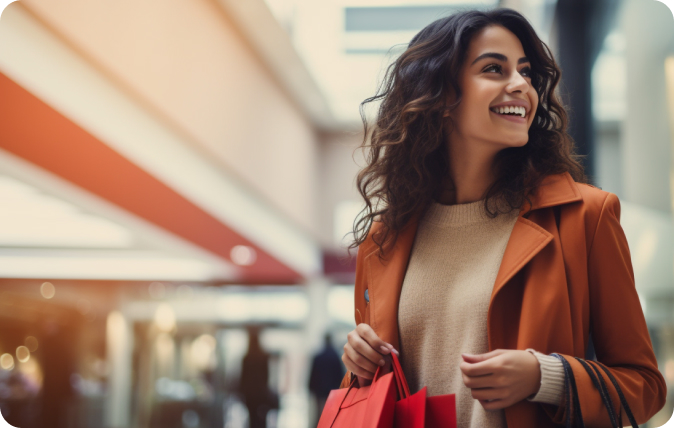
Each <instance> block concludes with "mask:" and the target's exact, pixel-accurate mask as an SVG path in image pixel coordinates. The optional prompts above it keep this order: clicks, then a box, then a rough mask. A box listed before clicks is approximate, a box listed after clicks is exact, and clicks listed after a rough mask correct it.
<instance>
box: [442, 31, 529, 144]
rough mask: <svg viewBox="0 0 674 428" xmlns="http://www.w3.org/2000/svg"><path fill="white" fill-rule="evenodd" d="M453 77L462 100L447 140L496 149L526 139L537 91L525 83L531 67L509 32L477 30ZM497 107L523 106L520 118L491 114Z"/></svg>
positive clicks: (521, 142)
mask: <svg viewBox="0 0 674 428" xmlns="http://www.w3.org/2000/svg"><path fill="white" fill-rule="evenodd" d="M459 79H460V81H459V85H460V87H461V89H462V91H463V98H462V100H461V103H460V105H459V106H458V107H457V109H456V110H455V111H454V112H453V113H452V116H453V118H454V119H455V122H454V123H455V125H454V126H455V128H454V131H453V133H452V137H451V138H452V139H455V138H458V139H460V140H462V141H465V142H475V141H483V142H486V143H488V144H489V146H493V147H492V148H494V149H496V150H497V151H498V150H500V149H503V148H506V147H520V146H523V145H525V144H526V143H527V142H528V141H529V134H528V131H529V127H530V126H531V124H532V123H533V120H534V115H535V113H536V109H537V107H538V93H536V90H535V89H534V87H533V86H532V85H531V66H530V64H529V61H528V60H527V58H526V57H525V55H524V49H523V48H522V43H521V42H520V41H519V39H518V38H517V37H516V36H515V35H514V34H513V33H511V32H510V31H509V30H507V29H505V28H504V27H501V26H498V25H494V26H490V27H486V28H484V29H483V30H482V31H480V32H478V33H477V34H476V35H475V36H474V37H473V39H472V41H471V42H470V45H469V47H468V52H467V55H466V59H465V62H464V64H463V66H462V69H461V72H460V77H459ZM500 105H506V106H508V105H510V106H524V109H525V116H524V117H522V116H521V115H520V114H515V115H502V114H499V113H496V112H495V111H496V110H497V108H496V106H500ZM516 111H517V110H516ZM520 111H521V109H520Z"/></svg>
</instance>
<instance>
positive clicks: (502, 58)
mask: <svg viewBox="0 0 674 428" xmlns="http://www.w3.org/2000/svg"><path fill="white" fill-rule="evenodd" d="M485 58H494V59H495V60H498V61H503V62H507V61H508V57H507V56H505V55H503V54H500V53H496V52H487V53H483V54H482V55H480V56H478V57H477V58H475V61H473V62H472V63H471V64H470V65H473V64H475V63H476V62H478V61H479V60H481V59H485ZM525 62H529V58H527V57H525V56H523V57H522V58H520V59H518V60H517V64H518V65H519V64H523V63H525Z"/></svg>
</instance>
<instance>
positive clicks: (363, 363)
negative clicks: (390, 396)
mask: <svg viewBox="0 0 674 428" xmlns="http://www.w3.org/2000/svg"><path fill="white" fill-rule="evenodd" d="M344 354H346V356H347V357H349V359H350V360H351V361H352V362H353V363H354V364H355V365H357V366H358V367H360V368H363V369H365V370H367V371H368V372H370V373H372V374H373V375H374V372H375V371H376V370H377V364H375V363H373V362H372V361H371V360H370V359H368V358H367V357H365V356H364V355H363V354H361V353H360V352H358V351H357V350H356V349H354V347H353V346H352V345H351V343H347V344H346V345H344ZM380 358H381V356H380ZM352 371H353V370H352Z"/></svg>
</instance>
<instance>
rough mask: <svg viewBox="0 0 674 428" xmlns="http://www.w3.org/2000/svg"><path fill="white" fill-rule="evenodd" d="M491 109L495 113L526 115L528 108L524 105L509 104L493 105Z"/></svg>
mask: <svg viewBox="0 0 674 428" xmlns="http://www.w3.org/2000/svg"><path fill="white" fill-rule="evenodd" d="M489 110H491V111H493V112H494V113H498V114H510V115H518V116H521V117H524V116H526V113H527V112H526V110H525V109H524V107H513V106H507V107H491V108H490V109H489Z"/></svg>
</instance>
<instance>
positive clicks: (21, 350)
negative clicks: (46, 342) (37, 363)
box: [16, 346, 30, 363]
mask: <svg viewBox="0 0 674 428" xmlns="http://www.w3.org/2000/svg"><path fill="white" fill-rule="evenodd" d="M16 359H17V360H19V362H20V363H25V362H26V361H28V360H30V351H29V350H28V348H27V347H25V346H19V347H18V348H16Z"/></svg>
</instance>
